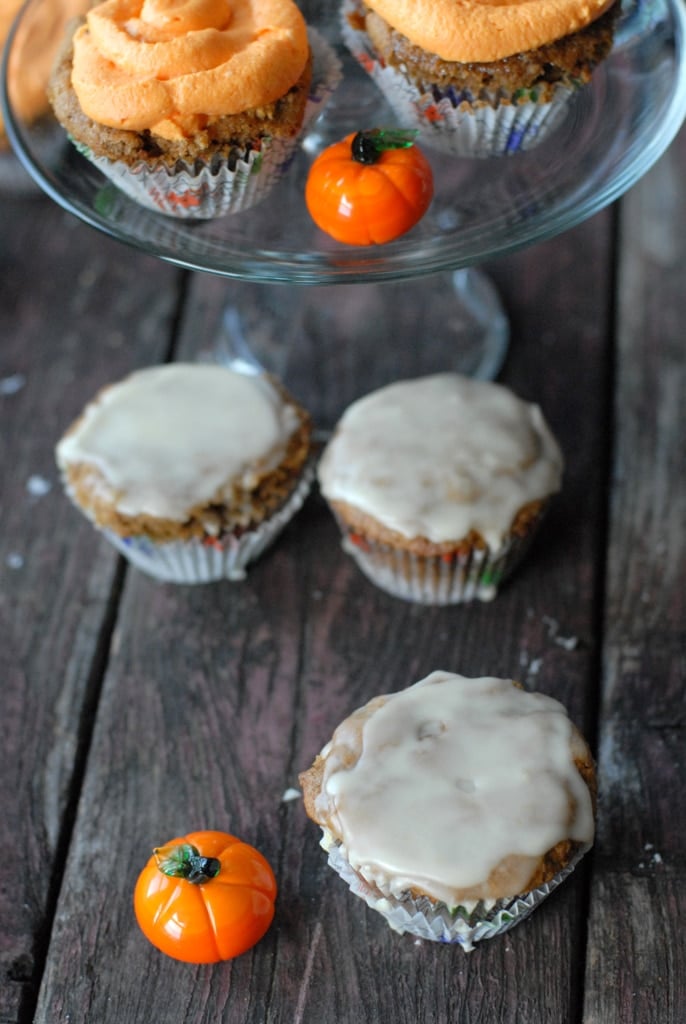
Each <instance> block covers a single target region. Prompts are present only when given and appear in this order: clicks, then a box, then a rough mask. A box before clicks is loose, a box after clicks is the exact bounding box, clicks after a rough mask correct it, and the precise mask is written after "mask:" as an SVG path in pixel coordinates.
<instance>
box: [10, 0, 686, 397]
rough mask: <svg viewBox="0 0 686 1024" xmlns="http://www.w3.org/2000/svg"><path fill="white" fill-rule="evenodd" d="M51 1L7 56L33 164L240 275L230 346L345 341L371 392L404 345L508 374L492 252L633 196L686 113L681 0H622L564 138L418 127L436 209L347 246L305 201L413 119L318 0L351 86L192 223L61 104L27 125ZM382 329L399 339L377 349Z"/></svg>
mask: <svg viewBox="0 0 686 1024" xmlns="http://www.w3.org/2000/svg"><path fill="white" fill-rule="evenodd" d="M48 4H49V0H27V3H26V4H25V6H24V8H23V10H22V13H21V14H20V15H19V17H18V19H17V21H16V22H15V26H14V28H13V31H12V33H11V34H10V37H9V39H8V43H7V46H6V48H5V53H4V58H3V75H2V86H3V89H2V103H3V110H4V116H5V122H6V128H7V132H8V135H9V137H10V140H11V142H12V145H13V148H14V150H15V152H16V154H17V155H18V157H19V159H20V160H21V162H22V163H23V164H24V166H25V167H26V169H27V170H28V172H29V174H30V175H31V176H32V177H33V178H34V180H35V181H36V182H37V183H38V185H39V186H40V187H41V188H42V189H43V190H44V191H45V192H46V193H47V194H48V195H50V196H51V197H52V198H53V199H54V200H55V201H56V202H57V203H58V204H60V206H62V207H63V208H65V209H66V210H68V211H69V212H71V213H72V214H75V215H76V216H77V217H79V218H80V219H81V220H82V221H85V222H86V223H87V224H90V225H91V226H93V227H95V228H97V229H98V230H100V231H103V232H104V233H106V234H107V235H109V236H111V237H113V238H115V239H118V240H119V241H121V242H124V243H126V244H127V245H130V246H134V247H135V248H137V249H140V250H142V251H144V252H146V253H150V254H153V255H155V256H157V257H159V258H161V259H163V260H166V261H168V262H170V263H173V264H176V265H178V266H181V267H184V268H187V269H190V270H196V271H204V272H208V273H211V274H215V275H220V276H222V277H224V278H225V279H226V289H227V298H226V308H225V315H224V322H223V325H222V329H221V330H220V332H219V335H218V337H217V339H216V344H215V354H216V356H217V358H220V359H225V360H231V361H235V360H239V361H240V362H241V364H243V365H245V366H246V367H253V368H258V367H264V368H266V369H268V370H271V371H272V372H275V373H277V374H278V375H279V376H280V377H281V378H282V379H283V380H284V381H285V382H286V383H288V382H289V380H293V379H295V378H296V376H297V366H298V361H299V360H302V359H309V358H317V359H319V360H325V359H326V353H327V350H329V351H331V347H334V348H335V349H338V348H339V347H340V346H346V347H347V348H349V349H351V350H352V358H353V361H354V362H355V363H356V365H357V366H358V367H360V368H362V367H364V368H365V370H368V373H366V372H365V373H358V378H357V379H359V380H368V384H369V386H368V387H366V388H365V390H371V388H372V387H376V386H379V385H380V384H381V383H384V382H386V381H390V380H392V379H394V376H396V374H394V368H393V355H392V353H393V349H395V350H396V351H397V350H398V349H399V348H400V347H401V346H402V349H403V353H404V354H407V352H408V351H411V352H412V353H413V358H414V357H415V356H416V375H420V374H421V373H424V372H434V371H436V370H440V369H453V370H457V371H458V372H462V373H466V374H468V375H471V376H475V377H481V378H493V377H495V376H496V375H497V373H498V371H499V369H500V366H501V364H502V361H503V358H504V356H505V353H506V351H507V345H508V324H507V318H506V315H505V313H504V310H503V307H502V305H501V302H500V299H499V297H498V295H497V292H496V290H495V289H494V287H493V285H492V284H491V282H490V280H489V279H488V278H487V277H486V276H485V275H484V274H483V273H482V272H481V271H480V270H478V269H477V268H478V267H479V265H480V264H482V263H483V262H485V261H487V260H490V259H495V258H497V257H500V256H503V255H505V254H507V253H509V252H512V251H514V250H516V249H519V248H521V247H523V246H526V245H531V244H533V243H535V242H538V241H543V240H545V239H548V238H551V237H553V236H554V235H556V234H558V233H560V232H563V231H566V230H568V229H570V228H572V227H574V226H575V225H576V224H578V223H580V222H581V221H583V220H584V219H585V218H587V217H589V216H591V215H593V214H595V213H596V212H598V211H599V210H600V209H602V208H603V207H604V206H606V205H608V204H609V203H611V202H612V201H614V200H615V199H617V198H618V197H619V196H621V195H622V194H623V193H624V192H625V191H626V190H627V189H628V188H630V187H631V186H632V185H633V184H634V183H635V182H636V181H637V180H638V179H639V178H640V177H641V176H642V175H643V174H644V173H645V172H646V171H647V170H648V169H649V168H650V167H651V166H652V165H653V164H654V163H655V161H656V160H657V159H658V157H659V156H660V155H661V154H662V153H663V152H664V150H665V149H666V148H667V146H668V145H669V143H670V142H671V141H672V139H673V138H674V136H675V135H676V133H677V131H678V129H679V127H680V126H681V124H682V122H683V120H684V116H685V115H686V71H685V70H684V68H685V64H684V38H685V30H686V8H685V7H684V5H683V3H682V0H622V13H621V16H620V19H619V21H618V24H617V27H616V32H615V43H614V46H613V50H612V52H611V54H610V56H609V57H608V58H607V59H606V60H605V61H604V62H603V63H602V64H601V65H600V66H599V67H598V68H597V69H596V71H595V73H594V76H593V79H592V81H591V83H590V84H589V85H588V86H586V87H585V88H583V89H581V90H580V91H579V93H578V94H577V95H576V96H575V97H574V99H573V101H572V103H571V104H570V105H569V107H568V111H567V114H566V116H565V119H564V120H563V122H562V123H561V124H560V125H559V126H558V127H557V128H556V129H555V130H554V131H553V133H552V134H551V135H550V136H549V137H548V138H546V139H545V140H544V141H542V142H541V143H540V144H539V145H538V146H537V147H536V148H534V149H531V150H529V151H528V152H522V153H517V154H513V155H511V156H503V157H499V158H490V159H468V158H461V157H455V156H449V155H445V154H441V153H439V152H437V151H434V150H432V149H431V148H428V147H427V146H425V145H423V144H422V142H421V140H420V144H422V148H423V150H424V152H425V154H426V155H427V157H429V159H430V161H431V164H432V167H433V171H434V184H435V194H434V200H433V202H432V205H431V207H430V209H429V211H428V213H427V214H426V215H425V217H424V218H423V219H422V220H421V221H420V222H419V224H418V225H416V226H415V227H414V228H413V229H412V230H411V231H410V232H408V233H407V234H406V235H404V236H402V237H401V238H399V239H397V240H395V241H393V242H389V243H387V244H385V245H382V246H368V247H355V246H344V245H341V244H339V243H337V242H335V241H333V240H332V239H331V238H329V237H328V236H326V235H324V234H323V233H322V232H321V231H320V230H319V229H318V228H317V227H316V226H315V225H314V224H313V222H312V221H311V219H310V217H309V215H308V213H307V210H306V207H305V203H304V187H305V180H306V177H307V173H308V169H309V166H310V164H311V162H312V160H313V159H314V156H315V155H316V154H317V153H318V152H319V151H320V150H321V149H322V148H324V146H326V145H328V144H329V143H331V142H334V141H337V140H338V139H340V138H342V137H343V136H344V135H346V134H348V133H349V132H351V131H356V130H358V129H360V128H372V127H383V126H389V125H390V126H397V124H398V119H397V117H396V116H395V115H394V114H393V113H392V112H391V110H390V108H389V107H388V106H387V105H386V102H385V99H384V98H383V96H382V94H381V93H380V90H379V89H378V88H377V86H376V85H375V84H374V83H373V82H372V81H371V79H370V78H369V77H368V76H367V75H366V74H365V73H364V72H363V71H362V70H361V69H360V68H359V67H358V65H357V64H356V62H355V61H354V60H353V59H352V58H351V57H350V56H349V55H348V54H347V51H346V50H345V48H344V47H343V45H342V42H341V39H340V33H339V29H338V20H337V18H338V15H337V5H332V4H327V3H325V2H324V0H303V3H302V5H301V6H302V8H303V12H304V14H305V16H306V18H307V19H308V21H309V22H310V23H311V24H313V25H314V26H315V27H316V28H317V29H318V30H319V32H320V33H321V34H322V35H323V36H324V37H325V38H326V39H327V40H328V41H329V42H330V43H331V44H332V45H333V46H334V47H335V48H336V50H337V52H338V53H339V55H340V57H341V60H342V64H343V78H342V81H341V84H340V85H339V87H338V89H337V90H336V92H335V93H334V94H333V96H332V98H331V100H330V101H329V103H328V105H327V107H326V108H325V110H324V112H323V113H322V115H321V116H320V118H319V119H318V120H317V121H316V122H315V123H314V124H313V126H312V127H311V128H310V130H309V132H308V133H307V134H306V135H305V137H304V139H303V143H302V145H301V147H300V148H299V150H298V152H297V155H296V157H295V159H294V161H293V164H292V166H291V167H290V168H289V169H288V172H287V173H286V175H285V176H284V178H283V179H282V180H281V181H280V182H279V183H278V185H277V186H276V187H275V188H274V189H273V190H272V192H271V193H270V194H269V195H268V196H267V197H266V198H265V199H264V200H263V201H262V202H261V203H259V204H258V205H257V206H255V207H253V208H252V209H249V210H246V211H244V212H242V213H240V214H235V215H230V216H226V217H222V218H218V219H215V220H211V221H197V220H196V221H191V220H178V219H176V218H172V217H168V216H165V215H163V214H161V213H160V214H158V213H155V212H153V211H151V210H148V209H145V208H144V207H142V206H140V205H139V204H137V203H136V202H134V201H133V200H132V199H130V198H128V197H127V196H126V195H124V194H123V193H122V192H121V191H119V190H118V189H117V188H116V187H115V186H114V185H113V184H111V183H110V182H108V181H107V179H105V178H104V177H103V176H102V175H101V173H100V172H99V171H98V170H97V169H96V168H95V167H94V166H93V165H92V164H91V163H90V162H89V161H88V160H87V159H86V158H85V157H83V156H81V155H80V154H79V153H78V152H77V151H76V150H75V148H74V147H73V146H72V145H71V144H70V143H69V142H68V141H67V140H66V137H65V135H64V132H63V131H62V129H61V128H60V127H59V126H58V125H56V123H55V122H54V120H53V119H52V117H51V116H50V115H49V114H46V115H45V116H44V117H43V118H42V119H39V120H33V121H28V120H26V119H24V118H22V116H21V114H20V113H19V112H18V109H17V104H16V103H15V102H14V99H13V95H12V92H13V89H12V86H11V85H10V84H9V76H8V68H9V67H10V65H11V66H12V69H13V80H14V81H16V79H17V78H19V79H21V76H22V74H24V73H25V74H29V73H30V71H29V69H30V68H31V67H32V65H34V64H35V61H34V60H33V59H32V45H34V44H33V43H32V33H31V32H29V31H26V28H27V22H30V20H31V19H34V21H35V20H36V19H38V20H40V19H41V16H42V12H43V11H45V10H46V8H47V5H48ZM22 29H23V30H24V31H22ZM284 286H286V287H284ZM383 336H385V337H387V338H391V339H393V346H389V345H379V344H378V339H379V338H380V337H383ZM375 360H380V362H377V363H375ZM384 360H385V363H384ZM301 365H302V364H301ZM405 365H407V363H406V362H405ZM315 415H316V414H315Z"/></svg>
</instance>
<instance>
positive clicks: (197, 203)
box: [72, 28, 341, 220]
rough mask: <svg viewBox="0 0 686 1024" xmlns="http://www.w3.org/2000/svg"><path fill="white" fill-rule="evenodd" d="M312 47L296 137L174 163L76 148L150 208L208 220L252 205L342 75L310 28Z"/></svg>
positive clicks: (279, 172)
mask: <svg viewBox="0 0 686 1024" xmlns="http://www.w3.org/2000/svg"><path fill="white" fill-rule="evenodd" d="M308 38H309V42H310V49H311V50H312V58H313V65H312V85H311V87H310V95H309V96H308V100H307V105H306V108H305V115H304V118H303V124H302V127H301V129H300V132H299V134H298V135H297V136H296V137H294V138H276V137H273V136H271V137H265V138H262V139H260V140H258V141H256V143H255V145H254V146H253V147H252V148H250V149H246V150H243V151H242V152H239V151H235V152H234V153H232V154H231V156H230V157H229V158H227V157H224V158H221V159H220V158H215V159H214V160H213V161H212V162H211V163H209V164H204V165H202V164H200V162H199V161H198V162H196V164H194V165H192V166H191V165H187V164H183V163H182V162H181V161H179V162H178V163H177V165H176V167H175V168H173V169H170V168H168V167H166V166H165V165H163V164H160V165H158V166H154V165H151V164H149V163H146V162H144V161H140V162H139V163H138V164H135V165H131V164H127V163H125V162H123V161H115V160H108V159H107V158H105V157H99V156H96V155H95V154H93V153H92V152H91V151H90V149H89V148H88V147H85V146H83V145H82V144H81V143H79V142H78V141H77V140H75V139H72V142H73V143H74V145H75V146H76V148H77V149H78V150H79V152H81V153H82V154H83V155H84V156H85V157H87V158H88V159H89V160H90V161H91V162H92V163H93V164H95V166H96V167H98V169H99V170H100V171H101V172H102V173H103V174H104V175H105V176H106V177H107V178H109V179H110V181H112V182H113V183H114V184H115V185H116V186H117V188H119V189H121V191H122V192H124V193H126V195H128V196H129V197H130V198H131V199H134V200H136V202H138V203H140V204H141V205H142V206H146V207H147V208H148V209H151V210H156V211H157V212H158V213H164V214H168V215H169V216H173V217H178V218H182V219H200V220H209V219H211V218H214V217H223V216H225V215H227V214H232V213H239V212H241V211H243V210H248V209H250V208H251V207H253V206H255V205H256V204H257V203H259V202H260V200H262V199H263V198H265V196H266V195H268V193H269V192H271V190H272V188H273V187H274V185H275V184H276V183H277V182H278V181H279V180H280V179H281V178H282V177H283V175H284V174H285V172H286V171H287V169H288V167H289V165H290V163H291V160H292V158H293V154H294V152H295V149H296V147H297V146H298V145H299V144H300V139H301V138H302V135H303V133H304V131H305V130H306V129H307V127H308V126H309V125H310V124H311V123H312V121H313V120H314V119H315V118H316V117H318V116H319V114H320V113H321V111H322V109H323V108H324V106H325V104H326V102H327V100H328V98H329V97H330V96H331V93H332V92H333V91H334V90H335V88H336V86H337V85H338V83H339V81H340V79H341V64H340V61H339V60H338V57H337V56H336V54H335V53H334V51H333V49H332V48H331V47H330V46H329V44H328V43H327V42H326V40H325V39H323V37H322V36H321V35H320V34H319V33H318V32H317V31H316V30H315V29H312V28H308Z"/></svg>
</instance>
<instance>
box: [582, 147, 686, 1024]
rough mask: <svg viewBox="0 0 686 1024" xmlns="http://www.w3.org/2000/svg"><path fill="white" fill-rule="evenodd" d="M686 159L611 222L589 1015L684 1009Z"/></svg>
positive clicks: (652, 177) (666, 166)
mask: <svg viewBox="0 0 686 1024" xmlns="http://www.w3.org/2000/svg"><path fill="white" fill-rule="evenodd" d="M684 168H686V134H685V133H684V132H683V131H682V133H681V135H680V136H679V138H678V139H677V141H676V143H675V144H674V145H673V146H672V147H671V149H670V150H669V151H668V153H667V154H666V155H665V156H664V157H663V158H662V160H661V161H660V163H659V164H658V165H657V166H656V167H655V168H654V169H653V170H652V171H651V173H650V174H649V175H648V176H647V177H646V178H645V179H644V180H643V181H642V182H641V183H640V184H639V185H638V186H637V187H636V188H635V189H634V190H633V191H632V192H631V193H630V194H629V196H627V198H626V200H625V203H624V207H623V216H622V220H621V241H622V245H621V256H622V259H621V263H620V276H619V324H618V342H619V344H618V356H617V390H616V404H615V411H614V416H615V436H616V446H615V459H614V464H613V482H614V487H613V501H612V507H611V519H610V535H609V554H608V575H607V598H606V612H605V615H606V629H605V644H604V652H603V664H604V673H603V675H604V678H603V694H602V705H601V721H600V742H599V769H600V778H601V801H600V811H601V817H600V831H599V838H598V849H597V854H596V868H595V871H594V876H593V886H592V904H591V907H592V913H591V919H590V934H589V956H588V967H587V977H586V1008H585V1017H584V1020H585V1021H587V1022H588V1024H595V1022H598V1024H599V1022H601V1021H602V1022H603V1024H611V1022H615V1021H616V1022H620V1021H621V1022H622V1024H629V1022H632V1021H636V1022H639V1021H640V1022H641V1024H650V1022H655V1024H657V1022H660V1024H677V1022H680V1021H682V1020H684V1017H685V1015H686V947H685V946H684V941H683V928H682V922H683V920H684V916H685V915H686V851H685V848H684V835H686V805H685V803H684V791H685V789H686V756H685V755H686V722H685V720H684V684H685V681H686V675H685V672H684V664H685V662H684V656H685V652H686V641H685V639H684V637H685V630H686V614H685V613H686V604H685V602H684V579H686V482H685V479H684V469H685V468H686V403H685V401H684V399H685V398H686V365H685V363H684V347H683V345H684V329H683V324H684V316H685V315H686V299H685V297H684V290H683V267H684V262H685V260H686V242H685V241H684V232H683V226H684V223H686V199H685V198H684V192H683V176H684ZM610 978H611V979H612V983H611V984H609V983H608V980H609V979H610Z"/></svg>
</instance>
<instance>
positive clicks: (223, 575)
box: [56, 363, 314, 583]
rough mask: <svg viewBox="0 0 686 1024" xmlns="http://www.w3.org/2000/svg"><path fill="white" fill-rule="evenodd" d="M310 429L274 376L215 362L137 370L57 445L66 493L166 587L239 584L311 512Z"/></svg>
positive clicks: (302, 412) (304, 414)
mask: <svg viewBox="0 0 686 1024" xmlns="http://www.w3.org/2000/svg"><path fill="white" fill-rule="evenodd" d="M310 445H311V421H310V417H309V415H308V414H307V412H306V411H305V410H304V409H303V408H302V407H301V406H300V404H299V403H298V402H297V401H296V400H295V399H294V398H292V397H291V396H290V395H289V394H287V393H286V392H285V391H284V389H283V388H282V387H281V386H280V385H279V384H278V383H277V382H276V381H274V380H273V379H272V378H270V377H268V376H266V375H263V374H246V373H239V372H237V371H234V370H232V369H230V368H228V367H224V366H216V365H210V364H199V363H198V364H184V363H174V364H170V365H165V366H156V367H150V368H148V369H145V370H139V371H137V372H135V373H133V374H131V375H130V376H128V377H126V378H125V379H124V380H122V381H120V382H118V383H116V384H111V385H109V386H108V387H106V388H104V389H103V390H102V391H100V392H99V393H98V394H97V395H96V396H95V398H94V399H93V400H92V401H91V402H90V403H89V404H88V405H87V406H86V408H85V410H84V411H83V413H82V414H81V416H80V417H79V418H78V419H77V420H76V422H75V423H74V424H73V425H72V426H71V427H70V428H69V430H67V432H66V433H65V435H64V436H63V437H62V439H61V440H60V442H59V443H58V445H57V449H56V457H57V462H58V465H59V468H60V470H61V473H62V478H63V481H64V484H65V487H66V490H67V493H68V494H69V496H70V497H71V499H72V500H73V501H74V503H75V504H76V506H77V507H78V508H79V509H80V510H81V511H82V512H83V513H84V514H85V515H86V516H87V517H88V518H89V519H90V520H91V521H92V522H93V523H94V525H95V526H96V527H97V528H98V529H100V530H102V531H103V533H104V534H105V535H106V536H107V537H108V539H109V540H110V541H111V542H112V543H113V544H114V545H115V547H116V548H117V549H118V550H119V551H121V552H122V554H124V555H125V556H126V557H127V558H128V559H129V561H131V562H132V563H133V564H134V565H136V566H138V568H140V569H142V570H143V571H144V572H147V573H148V574H149V575H151V576H155V577H157V578H158V579H161V580H167V581H170V582H175V583H206V582H210V581H212V580H219V579H230V580H240V579H243V578H244V577H245V573H246V567H247V566H248V565H249V564H250V563H251V562H253V561H254V560H255V559H256V558H258V557H259V556H260V555H261V554H262V552H263V551H264V550H265V549H266V548H267V547H268V546H269V545H270V544H271V543H272V542H273V541H274V540H275V539H276V537H277V536H278V534H279V533H280V532H281V530H282V529H283V528H284V526H285V525H286V524H287V523H288V522H289V521H290V519H291V518H292V516H293V515H294V514H295V513H296V512H297V511H298V510H299V509H300V507H301V506H302V504H303V502H304V500H305V498H306V496H307V494H308V492H309V489H310V486H311V483H312V479H313V475H314V470H313V468H312V462H311V458H310Z"/></svg>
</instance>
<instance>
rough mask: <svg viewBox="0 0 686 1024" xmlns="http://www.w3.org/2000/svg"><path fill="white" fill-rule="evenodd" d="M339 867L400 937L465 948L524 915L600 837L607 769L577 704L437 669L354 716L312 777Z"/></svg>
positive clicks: (313, 799) (317, 814) (309, 794)
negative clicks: (585, 732)
mask: <svg viewBox="0 0 686 1024" xmlns="http://www.w3.org/2000/svg"><path fill="white" fill-rule="evenodd" d="M300 784H301V786H302V790H303V798H304V803H305V810H306V811H307V814H308V816H309V817H310V818H311V819H312V820H313V821H314V822H316V823H317V824H318V825H319V826H320V827H321V829H322V833H323V835H322V840H321V844H322V846H323V848H324V849H325V850H326V851H327V852H328V857H329V865H330V866H331V867H332V868H333V869H334V870H335V871H336V872H337V873H338V874H339V875H340V876H341V877H342V878H343V880H344V881H345V882H346V883H347V884H348V885H349V887H350V889H351V891H352V892H353V893H354V894H355V895H356V896H359V897H361V898H362V899H364V900H365V902H366V903H367V904H368V905H369V906H370V907H372V908H373V909H374V910H376V911H378V912H379V913H381V914H382V915H383V916H384V917H385V918H386V920H387V921H388V923H389V924H390V925H391V927H392V928H394V929H395V930H396V931H398V932H400V933H403V932H408V933H410V934H412V935H416V936H419V937H420V938H424V939H430V940H436V941H440V942H450V943H458V944H460V945H461V946H462V947H463V948H464V949H465V950H467V951H469V950H471V949H472V948H473V946H474V943H475V942H478V941H480V940H482V939H487V938H492V937H493V936H495V935H498V934H500V933H501V932H504V931H506V930H508V929H509V928H511V927H513V925H515V924H517V923H519V922H520V921H522V920H524V918H526V917H527V916H528V914H530V913H531V911H532V910H533V909H534V908H535V907H536V906H537V905H538V904H539V903H540V902H541V901H542V900H543V899H544V898H545V897H546V896H547V895H548V894H549V893H550V892H552V891H553V889H555V888H556V887H557V886H558V885H559V884H560V883H561V882H562V881H563V880H564V879H565V878H566V877H567V876H568V875H569V874H570V872H571V871H572V870H573V868H574V867H575V866H576V864H577V863H578V861H579V860H580V858H581V857H582V856H583V855H584V853H586V851H587V850H588V849H589V847H590V845H591V843H592V841H593V835H594V811H595V793H596V781H595V768H594V764H593V759H592V757H591V753H590V751H589V748H588V746H587V744H586V743H585V741H584V739H583V738H582V736H581V734H580V733H579V731H578V730H577V729H576V727H575V726H574V725H573V724H572V722H571V721H570V719H569V717H568V716H567V712H566V711H565V709H564V707H563V706H562V705H561V704H560V703H559V702H558V701H556V700H554V699H553V698H551V697H548V696H545V695H544V694H541V693H530V692H527V691H525V690H523V689H522V688H521V687H519V686H518V685H517V684H516V683H513V682H512V681H510V680H507V679H496V678H491V677H484V678H479V679H467V678H465V677H464V676H460V675H456V674H454V673H450V672H440V671H436V672H432V673H431V674H430V675H429V676H427V677H426V678H425V679H422V680H421V681H420V682H418V683H415V685H414V686H410V687H408V688H407V689H406V690H401V691H399V692H397V693H391V694H384V695H382V696H379V697H375V698H374V699H373V700H371V701H369V703H367V704H366V705H364V707H361V708H359V709H358V710H357V711H355V712H353V713H352V714H351V715H350V716H349V717H348V718H346V719H345V721H343V722H342V723H341V724H340V725H339V726H338V727H337V728H336V730H335V731H334V733H333V736H332V738H331V740H330V741H329V742H328V743H327V744H326V746H325V747H324V749H323V750H322V751H321V753H320V754H319V755H318V756H317V757H316V759H315V761H314V763H313V765H312V767H311V768H309V769H308V770H307V771H305V772H303V773H302V774H301V775H300Z"/></svg>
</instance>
